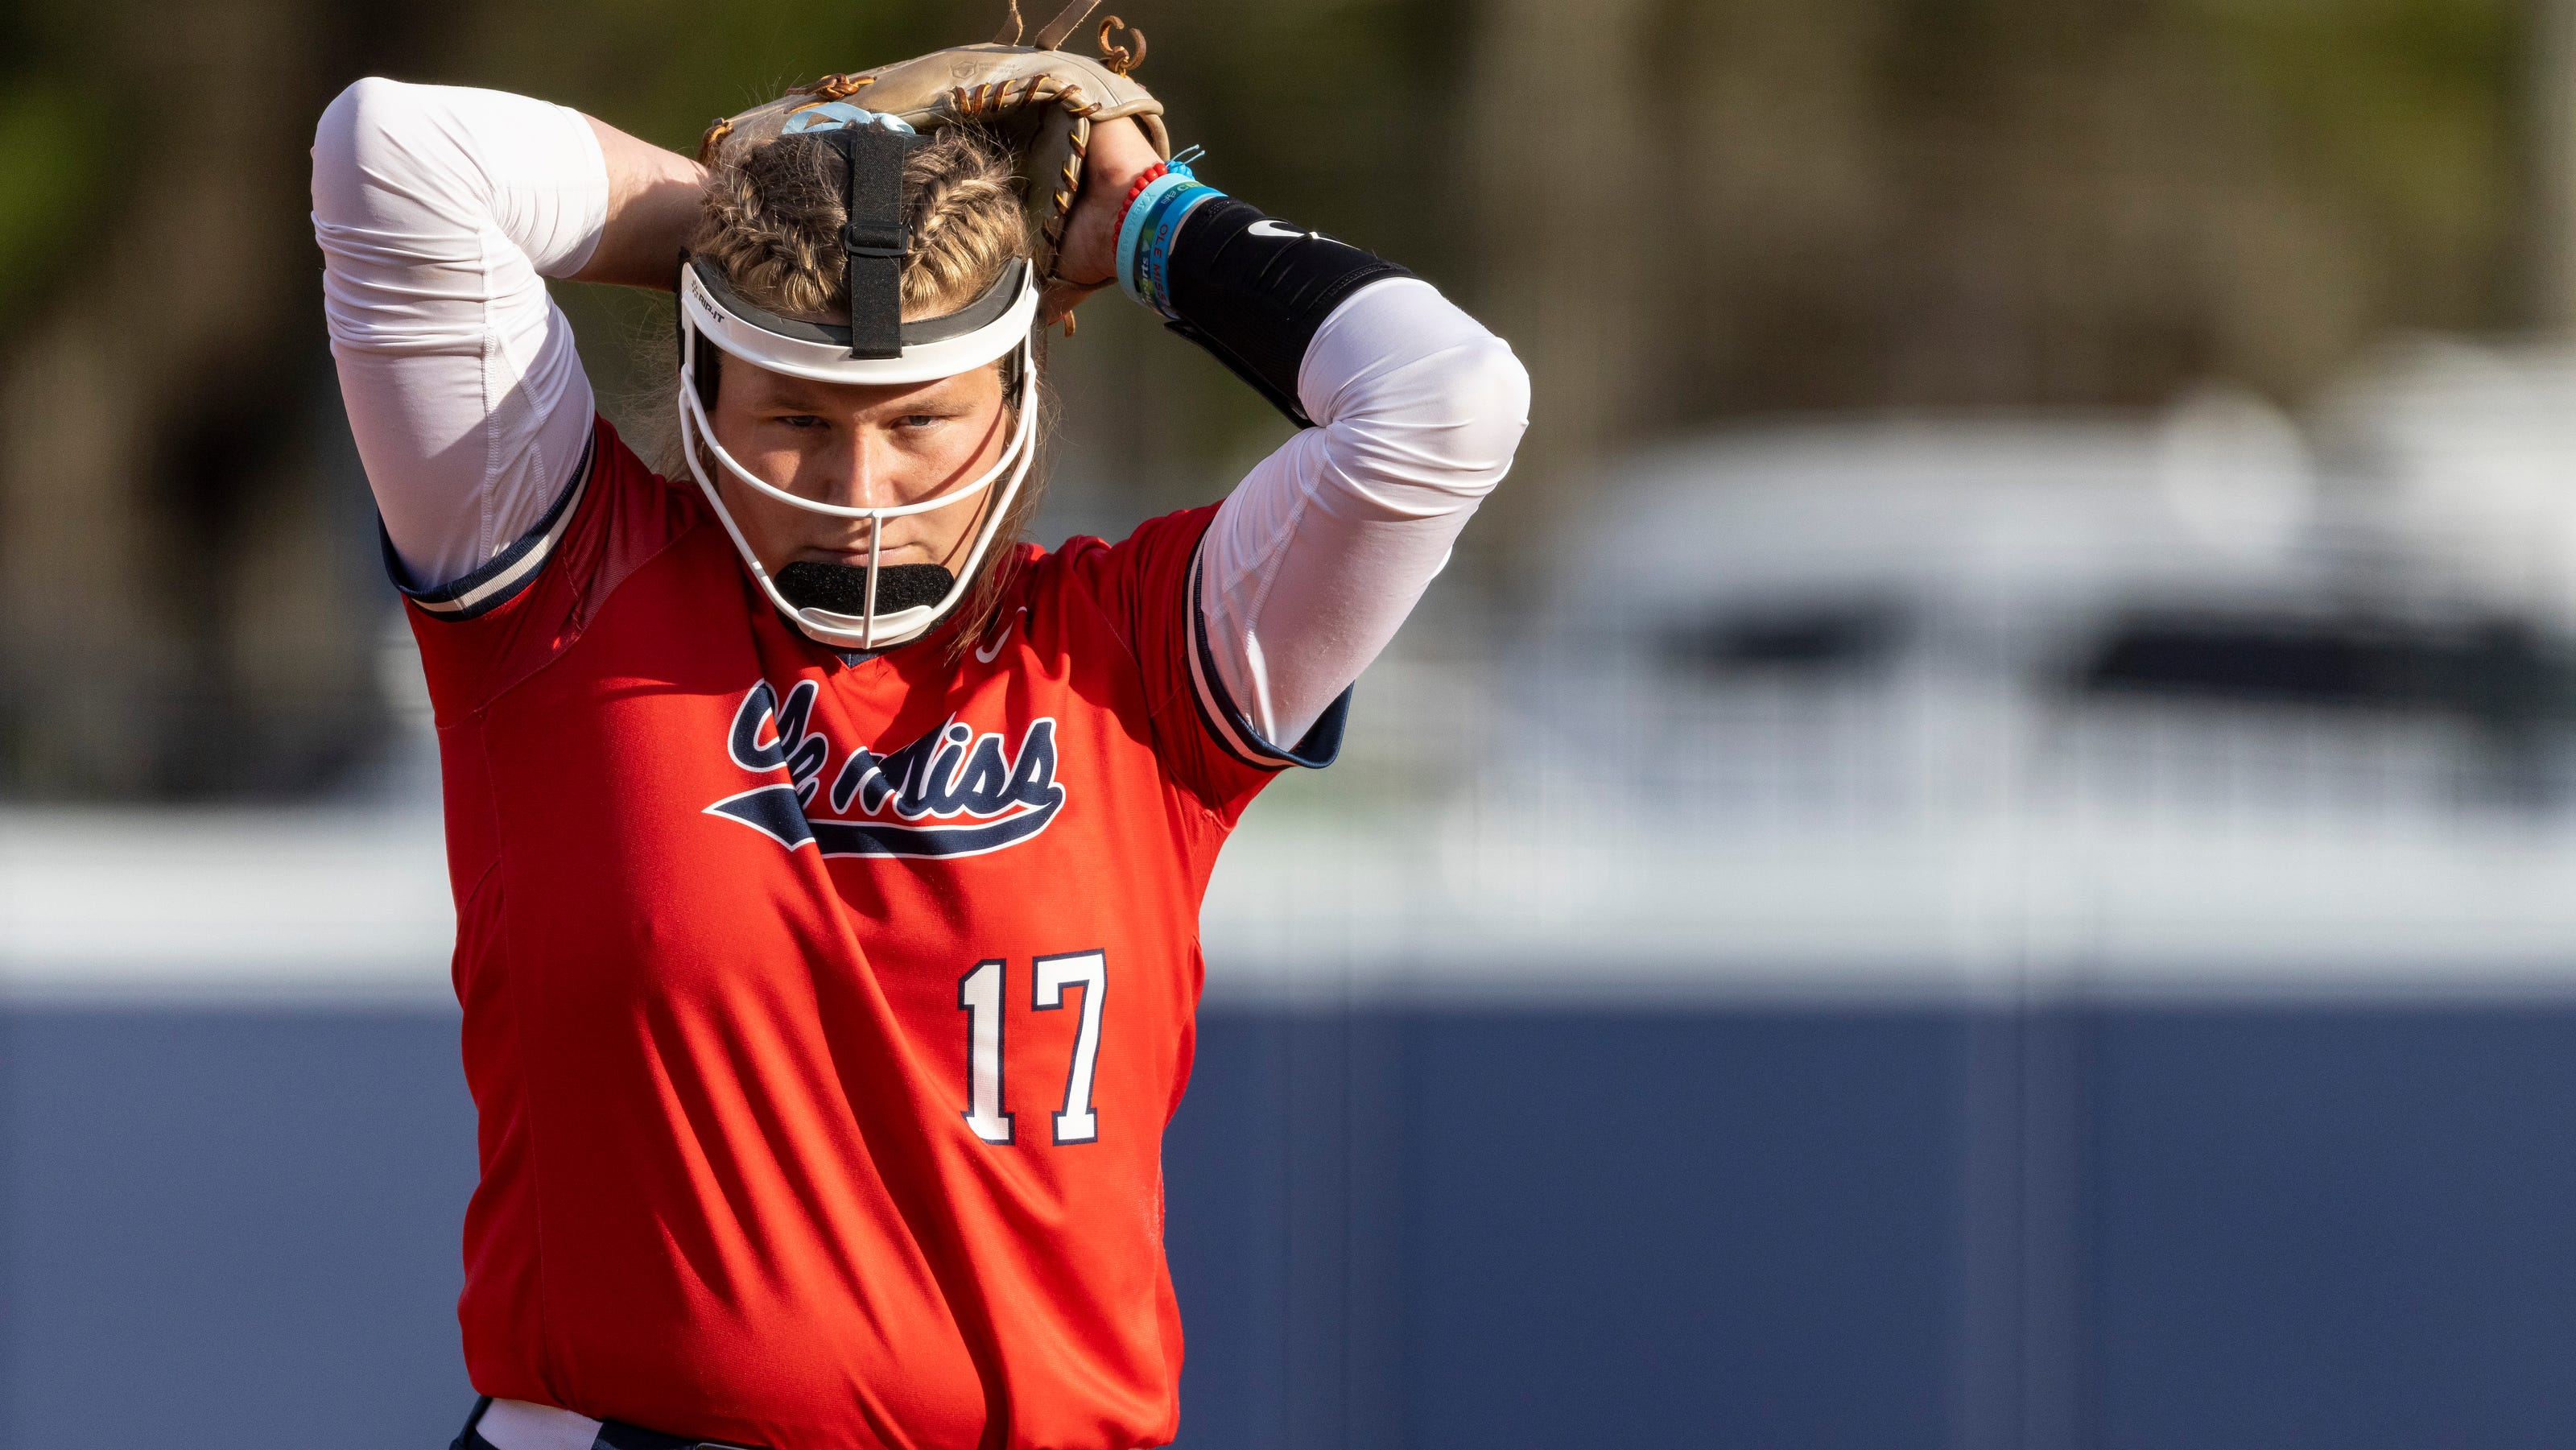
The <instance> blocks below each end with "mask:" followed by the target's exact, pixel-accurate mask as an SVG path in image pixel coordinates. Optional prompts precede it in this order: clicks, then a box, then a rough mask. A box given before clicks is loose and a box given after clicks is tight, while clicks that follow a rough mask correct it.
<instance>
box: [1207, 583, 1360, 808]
mask: <svg viewBox="0 0 2576 1450" xmlns="http://www.w3.org/2000/svg"><path fill="white" fill-rule="evenodd" d="M1204 548H1205V545H1204V544H1202V545H1201V546H1200V548H1199V549H1193V550H1191V552H1190V577H1189V586H1188V587H1189V611H1188V617H1189V656H1190V694H1191V696H1192V697H1193V698H1194V699H1196V700H1197V702H1198V708H1199V720H1200V722H1201V723H1202V724H1204V725H1206V726H1207V730H1208V734H1210V735H1212V736H1214V737H1216V742H1217V744H1219V745H1221V746H1224V747H1225V753H1226V754H1228V755H1231V756H1233V757H1234V758H1235V759H1237V760H1239V761H1242V762H1243V763H1244V764H1246V765H1248V766H1251V767H1252V768H1253V769H1255V770H1285V769H1287V768H1288V767H1289V766H1292V765H1298V766H1304V767H1306V768H1307V769H1309V770H1321V769H1323V768H1324V767H1325V766H1328V765H1330V764H1332V763H1333V761H1334V760H1335V759H1336V758H1338V757H1339V756H1340V755H1341V753H1342V728H1343V726H1344V725H1345V724H1346V723H1347V722H1348V721H1349V718H1350V713H1351V689H1350V687H1349V686H1344V687H1343V689H1342V692H1341V693H1340V694H1339V695H1336V696H1334V697H1333V703H1331V704H1330V705H1327V706H1325V707H1324V713H1323V714H1322V715H1320V716H1318V717H1316V720H1315V723H1314V724H1313V725H1312V726H1311V727H1309V728H1308V729H1307V731H1306V734H1305V736H1304V737H1303V738H1301V739H1300V740H1298V742H1297V743H1296V744H1295V745H1294V746H1292V747H1290V748H1288V749H1285V750H1283V749H1281V748H1279V747H1278V746H1276V745H1273V744H1271V743H1270V742H1269V741H1268V740H1265V739H1263V738H1262V735H1261V732H1260V731H1259V730H1256V729H1254V728H1253V725H1252V722H1251V721H1249V720H1247V719H1245V718H1244V714H1243V712H1242V711H1241V710H1239V709H1237V708H1235V704H1234V701H1233V700H1232V699H1230V698H1229V697H1228V696H1227V695H1226V693H1225V684H1224V682H1223V681H1222V680H1221V679H1219V678H1218V676H1217V672H1216V656H1215V655H1214V654H1212V653H1211V652H1210V651H1209V649H1208V640H1207V619H1206V617H1205V616H1204V615H1203V614H1202V613H1201V612H1200V609H1199V568H1200V559H1199V554H1200V551H1201V549H1204Z"/></svg>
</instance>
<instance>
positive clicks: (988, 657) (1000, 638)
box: [975, 604, 1029, 665]
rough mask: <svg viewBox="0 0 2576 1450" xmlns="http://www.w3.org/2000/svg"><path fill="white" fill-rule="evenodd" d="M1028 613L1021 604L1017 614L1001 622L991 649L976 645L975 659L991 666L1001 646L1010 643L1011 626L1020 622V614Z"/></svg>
mask: <svg viewBox="0 0 2576 1450" xmlns="http://www.w3.org/2000/svg"><path fill="white" fill-rule="evenodd" d="M1028 612H1029V608H1028V606H1027V605H1025V604H1023V605H1021V606H1020V610H1019V614H1014V615H1012V616H1011V617H1010V618H1008V619H1006V620H1003V621H1002V632H1001V633H1000V634H997V635H995V636H993V647H992V648H990V649H986V648H985V647H983V646H982V645H977V646H976V647H975V658H976V659H977V660H978V661H980V662H981V663H984V664H988V665H989V664H991V663H992V662H993V657H994V656H995V655H998V654H1000V653H1001V652H1002V646H1003V645H1005V644H1008V643H1010V639H1011V626H1012V625H1015V624H1017V623H1019V622H1020V615H1021V614H1026V613H1028Z"/></svg>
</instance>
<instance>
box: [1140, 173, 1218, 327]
mask: <svg viewBox="0 0 2576 1450" xmlns="http://www.w3.org/2000/svg"><path fill="white" fill-rule="evenodd" d="M1224 195H1225V193H1224V192H1221V191H1219V190H1217V189H1216V188H1215V187H1212V186H1192V187H1186V188H1184V189H1182V190H1180V191H1178V192H1175V193H1173V194H1172V195H1171V196H1170V197H1167V198H1165V199H1164V201H1163V204H1162V205H1161V206H1160V207H1158V208H1156V209H1155V212H1154V215H1153V216H1152V217H1151V218H1149V219H1148V220H1147V222H1146V224H1145V225H1146V231H1145V240H1144V242H1143V244H1142V245H1141V246H1140V247H1139V248H1138V255H1137V258H1136V290H1137V291H1138V292H1139V293H1141V294H1143V300H1144V303H1145V305H1146V306H1148V307H1151V308H1153V309H1154V310H1155V311H1156V312H1159V313H1161V314H1163V316H1164V317H1165V318H1173V317H1177V316H1178V315H1179V314H1177V313H1175V312H1174V311H1173V310H1172V277H1171V273H1172V241H1173V239H1174V238H1176V237H1178V236H1179V235H1180V234H1181V224H1182V223H1183V222H1186V221H1188V220H1189V218H1190V213H1192V212H1194V211H1196V210H1198V209H1199V207H1200V206H1201V205H1202V204H1204V203H1207V202H1211V201H1216V200H1218V199H1219V198H1221V197H1223V196H1224Z"/></svg>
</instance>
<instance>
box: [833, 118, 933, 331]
mask: <svg viewBox="0 0 2576 1450" xmlns="http://www.w3.org/2000/svg"><path fill="white" fill-rule="evenodd" d="M814 134H815V135H818V136H820V137H822V138H823V140H824V142H825V144H827V145H829V146H831V147H832V148H833V149H834V150H836V151H838V152H840V153H841V156H842V159H843V160H844V161H846V162H847V163H848V173H847V174H848V181H847V183H846V185H845V186H844V188H843V190H842V193H841V202H842V208H843V210H844V212H845V213H846V214H847V216H848V220H847V221H846V222H845V223H844V224H843V225H842V227H841V250H842V253H843V255H844V256H845V257H846V259H847V262H848V266H849V275H848V285H849V294H850V356H852V357H854V358H890V357H901V356H903V259H904V254H905V253H907V252H909V251H910V250H912V234H911V232H910V231H908V230H907V229H906V228H905V227H904V224H903V162H904V158H905V157H906V156H909V155H911V154H912V148H914V147H915V146H919V145H921V144H922V142H923V140H924V139H925V138H923V137H921V136H917V135H911V134H908V133H905V132H902V131H889V130H887V129H886V128H884V127H882V126H843V127H841V128H839V129H838V130H833V131H818V132H815V133H814Z"/></svg>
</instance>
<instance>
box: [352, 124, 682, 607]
mask: <svg viewBox="0 0 2576 1450" xmlns="http://www.w3.org/2000/svg"><path fill="white" fill-rule="evenodd" d="M696 195H697V170H696V168H695V167H694V166H693V165H692V164H691V163H689V162H688V161H686V160H684V159H682V158H680V157H678V156H674V155H672V154H671V153H669V152H666V151H662V150H659V149H658V148H655V147H652V146H648V145H646V144H645V143H643V142H641V141H637V140H635V139H634V138H632V137H629V136H625V135H623V134H621V133H619V132H617V131H615V130H613V129H611V128H609V127H607V126H604V125H601V124H600V123H598V122H596V121H592V120H590V119H589V118H587V117H585V116H583V115H582V114H581V113H580V112H578V111H572V110H567V109H566V108H564V107H561V106H556V105H551V104H548V103H546V102H543V101H535V100H529V99H527V98H525V97H521V96H513V95H507V94H504V93H501V92H498V91H481V90H467V89H461V88H456V87H448V86H416V85H405V84H403V83H401V82H398V81H389V80H383V79H376V78H370V79H367V80H362V81H359V82H357V83H356V84H354V85H352V86H350V87H349V88H348V89H347V90H345V91H342V92H341V93H340V95H339V97H338V98H337V99H336V100H334V101H333V102H332V103H331V105H330V107H329V108H328V109H327V110H325V111H324V112H323V114H322V120H321V123H320V125H319V126H317V127H316V128H315V132H314V138H313V231H314V236H315V239H316V240H317V241H318V242H319V243H320V244H321V247H322V255H323V307H324V313H325V315H326V317H327V319H328V321H329V325H330V331H331V353H332V357H333V359H334V360H335V361H336V362H337V363H338V365H339V371H340V392H341V397H342V400H343V402H344V403H345V404H346V406H347V409H348V415H349V425H350V429H351V431H352V432H353V433H354V434H355V435H356V438H357V443H358V453H359V457H360V458H361V459H362V460H363V461H364V462H365V464H366V468H367V478H368V481H369V483H370V484H371V485H372V486H373V487H374V490H375V495H376V505H377V508H378V510H379V511H380V512H381V513H382V515H383V517H384V522H385V532H386V535H387V537H388V538H390V539H391V540H392V542H393V546H394V550H395V553H396V554H397V555H398V556H399V557H400V559H401V562H402V564H403V567H404V569H405V571H406V572H407V573H408V574H409V575H410V576H411V577H410V578H409V579H408V580H406V581H405V582H406V583H409V584H411V585H413V586H415V587H419V588H435V587H438V586H441V585H445V584H449V583H452V582H454V581H457V580H460V579H463V578H465V577H467V576H468V575H471V574H473V573H474V572H475V571H476V570H478V569H481V568H483V567H484V566H485V565H486V564H487V563H489V562H490V561H492V560H494V559H495V558H496V557H497V556H499V555H501V554H503V553H504V552H505V551H508V550H510V549H511V547H512V546H513V545H514V544H516V543H518V542H519V540H520V539H521V538H522V537H523V536H524V535H527V534H528V533H529V531H530V530H531V529H533V528H534V527H535V526H536V525H537V524H538V523H539V522H540V521H541V520H542V519H544V518H545V517H546V515H547V512H548V510H549V508H550V507H551V506H552V505H553V503H554V502H555V500H556V499H557V498H558V497H560V496H561V494H562V493H563V491H564V489H565V488H567V487H568V486H569V485H570V484H571V483H572V482H573V479H574V475H575V473H576V472H577V471H578V469H579V468H580V466H581V461H582V458H583V454H584V450H585V448H586V447H587V445H588V443H589V440H590V435H591V425H592V417H593V413H594V408H595V404H594V402H593V399H592V395H591V390H590V382H589V380H588V378H587V377H585V376H584V374H583V372H582V368H581V359H580V356H579V354H578V353H576V352H575V350H574V348H573V338H572V328H571V325H570V323H569V322H568V321H567V320H566V319H565V317H564V315H563V312H562V310H561V309H560V308H558V307H556V306H555V305H554V302H553V300H552V299H551V298H550V297H548V296H547V294H546V287H545V279H546V278H548V277H562V278H578V279H580V280H585V281H604V282H627V283H634V284H637V285H645V286H662V287H668V286H669V285H670V284H671V277H672V271H673V269H672V266H671V261H670V259H671V258H672V257H674V256H676V255H677V253H678V249H679V247H680V244H681V240H682V238H683V237H684V236H685V235H686V232H687V229H688V226H689V224H690V220H691V218H692V217H693V215H694V209H695V206H696Z"/></svg>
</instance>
